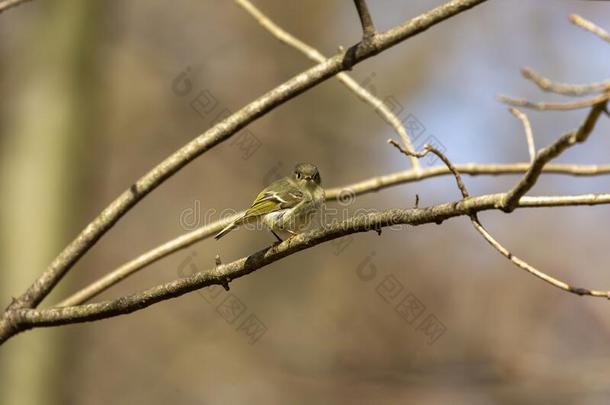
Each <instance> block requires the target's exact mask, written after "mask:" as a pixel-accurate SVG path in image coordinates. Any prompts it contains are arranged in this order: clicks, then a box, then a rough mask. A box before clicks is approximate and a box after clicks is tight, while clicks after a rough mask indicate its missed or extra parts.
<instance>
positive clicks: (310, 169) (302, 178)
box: [294, 163, 322, 186]
mask: <svg viewBox="0 0 610 405" xmlns="http://www.w3.org/2000/svg"><path fill="white" fill-rule="evenodd" d="M294 179H295V180H296V181H298V182H299V183H301V184H303V185H313V184H317V185H318V186H319V185H320V183H321V182H322V179H321V178H320V173H319V172H318V168H317V167H315V166H314V165H312V164H310V163H299V164H297V165H296V166H295V168H294Z"/></svg>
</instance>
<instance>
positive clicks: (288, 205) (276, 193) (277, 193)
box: [214, 163, 324, 241]
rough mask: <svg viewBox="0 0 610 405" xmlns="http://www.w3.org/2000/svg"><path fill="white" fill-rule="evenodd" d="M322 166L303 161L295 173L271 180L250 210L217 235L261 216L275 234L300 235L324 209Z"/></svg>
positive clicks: (218, 235) (224, 233)
mask: <svg viewBox="0 0 610 405" xmlns="http://www.w3.org/2000/svg"><path fill="white" fill-rule="evenodd" d="M320 183H321V179H320V173H319V172H318V168H317V167H315V166H314V165H312V164H309V163H299V164H297V165H296V166H295V168H294V173H293V174H292V175H291V176H287V177H284V178H282V179H279V180H277V181H274V182H273V183H271V184H270V185H269V186H268V187H267V188H265V189H264V190H263V191H261V192H260V193H259V194H258V196H257V197H256V199H255V200H254V202H253V203H252V205H251V206H250V208H249V209H248V210H247V211H246V213H245V214H244V215H243V216H242V217H240V218H238V219H236V220H235V221H233V222H232V223H231V224H229V225H228V226H227V227H225V228H224V229H223V230H222V231H220V232H218V234H217V235H216V236H215V237H214V238H215V239H220V238H221V237H223V236H224V235H226V234H227V233H229V232H230V231H231V230H233V229H234V228H236V227H238V226H239V225H242V224H245V223H249V222H254V221H257V220H259V219H261V220H262V221H263V223H264V224H265V225H266V226H267V227H268V228H269V230H270V231H271V232H272V233H273V234H274V235H275V237H276V238H277V239H278V240H279V241H282V239H281V238H280V237H279V236H278V233H282V232H285V233H288V234H290V235H291V236H293V235H296V234H298V232H299V231H300V230H302V229H303V227H305V226H306V225H307V224H308V223H309V222H310V221H311V219H312V217H313V215H314V214H315V213H316V212H317V211H318V210H319V209H320V208H321V206H322V203H323V202H324V189H323V188H322V187H321V186H320Z"/></svg>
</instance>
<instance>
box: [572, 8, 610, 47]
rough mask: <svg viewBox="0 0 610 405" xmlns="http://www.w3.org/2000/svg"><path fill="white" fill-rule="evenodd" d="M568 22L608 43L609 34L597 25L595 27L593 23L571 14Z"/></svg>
mask: <svg viewBox="0 0 610 405" xmlns="http://www.w3.org/2000/svg"><path fill="white" fill-rule="evenodd" d="M570 21H571V22H572V23H573V24H576V25H578V26H579V27H581V28H584V29H585V30H587V31H589V32H591V33H593V34H595V35H597V36H598V37H600V38H601V39H603V40H604V41H606V42H610V34H609V33H608V32H607V31H606V30H604V29H603V28H600V27H598V26H597V25H595V24H594V23H592V22H591V21H589V20H586V19H584V18H582V17H581V16H579V15H576V14H572V15H571V16H570Z"/></svg>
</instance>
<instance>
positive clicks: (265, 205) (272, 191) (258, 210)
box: [244, 178, 304, 220]
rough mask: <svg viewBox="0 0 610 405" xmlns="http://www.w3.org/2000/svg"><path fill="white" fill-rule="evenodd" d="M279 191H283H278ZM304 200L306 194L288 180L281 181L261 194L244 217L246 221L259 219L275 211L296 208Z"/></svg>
mask: <svg viewBox="0 0 610 405" xmlns="http://www.w3.org/2000/svg"><path fill="white" fill-rule="evenodd" d="M278 189H280V190H282V191H279V192H278V191H277V190H278ZM303 198H304V194H303V192H302V191H300V190H299V189H298V188H297V187H296V186H294V185H293V184H292V183H291V182H290V181H289V180H288V179H285V178H284V179H280V180H278V181H276V182H274V183H272V184H271V185H270V186H269V187H267V188H266V189H264V190H263V191H261V192H260V194H259V195H258V196H257V197H256V199H255V200H254V202H253V203H252V205H251V206H250V208H249V209H248V210H247V211H246V214H245V215H244V220H245V219H250V218H253V217H258V216H261V215H265V214H268V213H270V212H273V211H278V210H282V209H287V208H291V207H294V206H295V205H297V204H298V203H299V202H301V201H302V200H303Z"/></svg>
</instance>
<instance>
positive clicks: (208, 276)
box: [0, 193, 610, 343]
mask: <svg viewBox="0 0 610 405" xmlns="http://www.w3.org/2000/svg"><path fill="white" fill-rule="evenodd" d="M504 198H505V194H504V193H500V194H488V195H482V196H477V197H470V198H466V199H463V200H459V201H454V202H448V203H444V204H439V205H435V206H431V207H426V208H411V209H391V210H385V211H381V212H377V213H371V214H367V215H362V216H357V217H353V218H350V219H347V220H345V221H342V222H339V223H335V224H331V225H328V226H325V227H323V228H321V229H317V230H314V231H310V232H306V233H302V234H299V235H297V236H295V237H293V238H291V239H288V240H286V241H284V242H282V243H280V244H277V245H274V246H271V247H268V248H265V249H262V250H260V251H258V252H256V253H254V254H252V255H250V256H247V257H244V258H241V259H238V260H235V261H233V262H231V263H227V264H222V265H220V266H214V267H211V268H210V269H208V270H206V271H202V272H197V273H195V274H193V275H192V276H189V277H186V278H181V279H178V280H174V281H171V282H168V283H165V284H161V285H158V286H156V287H153V288H150V289H148V290H144V291H142V292H139V293H136V294H132V295H128V296H125V297H121V298H118V299H115V300H110V301H104V302H100V303H93V304H84V305H78V306H70V307H63V308H49V309H27V308H15V309H12V310H9V311H7V313H5V316H4V317H3V318H2V319H1V320H0V343H2V342H4V341H6V340H7V339H8V338H10V337H11V336H13V335H15V334H17V333H19V332H21V331H24V330H27V329H31V328H34V327H41V326H57V325H66V324H71V323H79V322H87V321H94V320H98V319H105V318H110V317H114V316H118V315H122V314H128V313H131V312H134V311H137V310H140V309H143V308H146V307H148V306H150V305H152V304H155V303H157V302H160V301H164V300H167V299H170V298H175V297H178V296H180V295H183V294H186V293H188V292H190V291H194V290H197V289H200V288H203V287H207V286H211V285H224V284H227V283H228V282H230V281H232V280H234V279H237V278H240V277H243V276H245V275H247V274H249V273H251V272H253V271H255V270H257V269H259V268H262V267H264V266H267V265H268V264H271V263H273V262H275V261H278V260H280V259H282V258H284V257H286V256H288V255H291V254H294V253H297V252H299V251H302V250H305V249H309V248H312V247H314V246H316V245H319V244H320V243H323V242H327V241H330V240H333V239H336V238H340V237H342V236H346V235H349V234H353V233H358V232H368V231H371V230H377V229H380V228H383V227H388V226H392V225H398V224H404V225H413V226H416V225H423V224H429V223H435V224H440V223H442V222H443V221H445V220H447V219H450V218H454V217H458V216H464V215H466V216H471V215H473V214H476V213H478V212H482V211H488V210H495V209H497V207H498V206H499V204H500V203H501V202H502V201H503V200H504ZM567 201H569V205H598V204H610V194H599V195H586V196H568V197H522V198H521V200H520V201H519V203H518V205H517V207H518V208H521V207H552V206H557V205H568V204H567Z"/></svg>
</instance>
